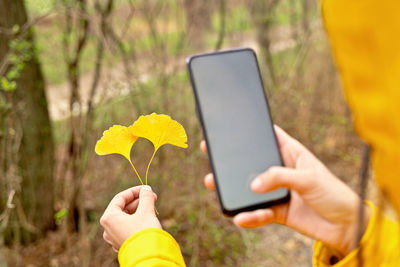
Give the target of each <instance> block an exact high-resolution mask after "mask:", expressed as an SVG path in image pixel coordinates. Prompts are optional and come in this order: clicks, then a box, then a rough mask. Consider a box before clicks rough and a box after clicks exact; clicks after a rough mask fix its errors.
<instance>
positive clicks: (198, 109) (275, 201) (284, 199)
mask: <svg viewBox="0 0 400 267" xmlns="http://www.w3.org/2000/svg"><path fill="white" fill-rule="evenodd" d="M243 51H248V52H251V53H252V54H253V56H254V59H255V62H256V65H257V72H258V76H259V78H260V82H261V86H262V91H263V94H264V100H265V104H266V106H267V110H268V113H269V114H271V110H270V106H269V103H268V99H267V95H266V93H265V88H264V82H263V80H262V76H261V72H260V67H259V64H258V59H257V55H256V53H255V51H254V50H253V49H251V48H247V47H246V48H236V49H229V50H222V51H215V52H209V53H202V54H196V55H193V56H190V57H188V58H187V59H186V65H187V68H188V73H189V78H190V82H191V84H192V89H193V93H194V96H195V97H194V98H195V102H196V112H197V115H198V116H199V120H200V124H201V126H202V131H203V136H204V138H205V140H206V145H207V151H208V156H209V162H210V168H211V171H212V173H213V174H214V179H215V187H216V189H217V194H218V201H219V204H220V207H221V210H222V213H223V214H225V215H226V216H234V215H236V214H238V213H240V212H244V211H252V210H257V209H261V208H267V207H270V206H273V205H278V204H283V203H286V202H288V201H289V200H290V191H289V190H288V189H286V191H287V192H286V194H285V195H284V196H283V197H281V198H277V199H273V200H269V201H266V202H262V203H258V204H255V205H250V206H245V207H243V208H239V209H234V210H229V209H227V208H226V207H225V206H224V205H223V202H222V200H221V194H220V192H221V191H220V189H219V187H220V185H219V183H218V177H216V175H215V167H214V160H213V158H212V153H211V151H212V148H211V147H210V146H209V142H208V136H207V130H206V127H205V123H204V119H203V115H202V112H201V107H200V101H199V96H198V94H197V89H196V85H195V82H194V77H193V73H192V69H191V64H192V61H193V60H195V59H196V58H199V57H208V56H215V55H221V54H228V53H236V52H243ZM269 123H270V124H271V125H273V121H272V118H271V115H270V119H269ZM273 136H274V139H275V142H276V144H277V147H278V153H279V160H280V164H281V166H283V161H282V155H281V152H280V150H279V145H278V141H277V137H276V133H275V131H273Z"/></svg>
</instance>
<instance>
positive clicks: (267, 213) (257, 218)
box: [233, 209, 274, 228]
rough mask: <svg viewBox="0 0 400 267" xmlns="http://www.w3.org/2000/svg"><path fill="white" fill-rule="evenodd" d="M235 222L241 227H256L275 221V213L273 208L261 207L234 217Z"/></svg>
mask: <svg viewBox="0 0 400 267" xmlns="http://www.w3.org/2000/svg"><path fill="white" fill-rule="evenodd" d="M233 222H234V223H235V224H236V225H237V226H240V227H244V228H255V227H260V226H263V225H265V224H270V223H273V222H274V213H273V211H272V210H271V209H260V210H256V211H250V212H242V213H239V214H238V215H236V216H235V217H234V218H233Z"/></svg>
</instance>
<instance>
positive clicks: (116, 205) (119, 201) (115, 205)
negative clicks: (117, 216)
mask: <svg viewBox="0 0 400 267" xmlns="http://www.w3.org/2000/svg"><path fill="white" fill-rule="evenodd" d="M141 188H142V186H135V187H131V188H128V189H126V190H124V191H122V192H120V193H118V194H116V195H115V197H114V198H113V199H112V200H111V201H110V204H108V207H107V209H106V211H105V212H104V213H106V212H109V211H111V210H118V211H123V210H124V209H125V206H126V205H127V204H129V203H131V202H132V201H134V200H135V199H136V198H138V197H139V192H140V189H141Z"/></svg>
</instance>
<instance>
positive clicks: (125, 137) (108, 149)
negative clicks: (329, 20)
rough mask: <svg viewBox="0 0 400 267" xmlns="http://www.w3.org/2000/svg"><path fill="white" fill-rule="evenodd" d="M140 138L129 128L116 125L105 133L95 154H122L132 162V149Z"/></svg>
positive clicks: (97, 145) (98, 142) (98, 143)
mask: <svg viewBox="0 0 400 267" xmlns="http://www.w3.org/2000/svg"><path fill="white" fill-rule="evenodd" d="M138 138H139V137H138V136H135V135H133V134H132V132H131V131H129V130H128V127H125V126H121V125H114V126H112V127H110V128H109V129H108V130H107V131H104V133H103V137H101V139H100V140H99V141H97V143H96V148H95V152H96V153H97V154H98V155H108V154H114V153H117V154H121V155H122V156H124V157H125V158H127V159H128V160H129V162H130V161H131V158H130V154H131V148H132V145H133V144H134V143H135V142H136V140H137V139H138Z"/></svg>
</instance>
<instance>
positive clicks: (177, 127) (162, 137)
mask: <svg viewBox="0 0 400 267" xmlns="http://www.w3.org/2000/svg"><path fill="white" fill-rule="evenodd" d="M129 131H130V132H131V133H132V134H133V135H135V136H139V137H143V138H146V139H148V140H150V141H151V142H152V143H153V145H154V150H155V151H157V150H158V149H159V148H160V147H161V146H162V145H165V144H171V145H174V146H178V147H183V148H186V147H187V146H188V145H187V144H186V143H187V135H186V132H185V129H184V128H183V126H182V125H181V124H180V123H179V122H177V121H175V120H173V119H171V117H170V116H168V115H164V114H156V113H152V114H150V115H146V116H140V117H139V119H138V120H137V121H135V123H134V124H133V125H131V126H129ZM155 151H154V152H155Z"/></svg>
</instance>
